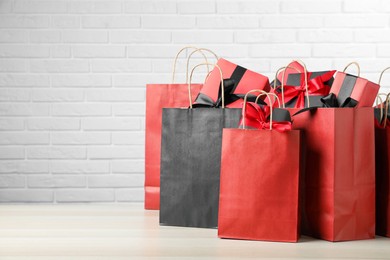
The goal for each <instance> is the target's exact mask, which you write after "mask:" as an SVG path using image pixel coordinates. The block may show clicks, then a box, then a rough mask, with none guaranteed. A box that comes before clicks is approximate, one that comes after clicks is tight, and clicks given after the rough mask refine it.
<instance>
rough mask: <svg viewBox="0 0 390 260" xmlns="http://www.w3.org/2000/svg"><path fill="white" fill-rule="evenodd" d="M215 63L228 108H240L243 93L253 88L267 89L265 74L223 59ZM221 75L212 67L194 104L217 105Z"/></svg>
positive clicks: (267, 81)
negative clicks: (222, 80) (223, 86)
mask: <svg viewBox="0 0 390 260" xmlns="http://www.w3.org/2000/svg"><path fill="white" fill-rule="evenodd" d="M217 65H218V66H219V67H220V68H221V70H222V76H223V79H224V80H226V82H225V83H224V85H225V105H226V107H230V108H240V107H241V104H242V98H243V97H244V95H245V94H246V93H247V92H248V91H250V90H253V89H262V90H265V91H269V89H270V86H269V80H268V78H267V77H266V76H264V75H261V74H259V73H256V72H254V71H251V70H248V69H246V68H244V67H241V66H239V65H236V64H234V63H232V62H230V61H227V60H225V59H222V58H221V59H219V60H218V62H217ZM220 91H221V77H220V75H219V71H218V70H216V68H214V69H213V70H212V71H211V73H210V75H209V77H208V78H207V81H206V82H205V83H204V86H203V87H202V89H201V91H200V93H199V95H198V96H197V97H196V100H195V104H197V105H206V106H219V103H220V96H221V95H220Z"/></svg>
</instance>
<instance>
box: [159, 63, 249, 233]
mask: <svg viewBox="0 0 390 260" xmlns="http://www.w3.org/2000/svg"><path fill="white" fill-rule="evenodd" d="M198 66H199V65H197V66H195V67H194V69H195V68H196V67H198ZM217 68H218V67H217ZM192 72H193V71H192ZM191 75H192V73H191ZM190 82H191V80H190ZM190 84H191V83H190ZM190 84H189V89H190ZM221 87H222V88H223V81H222V84H221ZM222 93H223V91H222ZM240 116H241V109H239V108H224V98H223V94H222V107H209V108H207V107H199V108H192V104H191V101H190V108H182V109H180V108H166V109H163V116H162V118H163V119H162V142H161V176H160V181H161V190H160V224H161V225H169V226H185V227H202V228H215V227H217V225H218V201H219V179H220V176H219V175H220V164H221V146H222V129H223V128H237V126H238V124H239V120H240Z"/></svg>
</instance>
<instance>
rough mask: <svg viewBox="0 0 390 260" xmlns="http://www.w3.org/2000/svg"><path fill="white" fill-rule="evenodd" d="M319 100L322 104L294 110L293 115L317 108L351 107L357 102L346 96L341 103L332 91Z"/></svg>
mask: <svg viewBox="0 0 390 260" xmlns="http://www.w3.org/2000/svg"><path fill="white" fill-rule="evenodd" d="M321 102H322V106H314V107H306V108H304V109H301V110H299V111H298V112H296V113H295V114H294V115H293V116H296V115H298V114H300V113H303V112H306V111H310V112H314V111H316V110H317V108H347V107H350V108H353V107H356V106H357V104H358V103H359V102H358V101H357V100H355V99H353V98H351V97H348V98H347V99H346V100H345V101H344V102H343V103H342V104H340V103H339V101H338V100H337V97H336V95H335V94H333V93H330V94H329V95H327V96H325V97H323V98H321Z"/></svg>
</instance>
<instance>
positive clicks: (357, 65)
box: [343, 61, 383, 81]
mask: <svg viewBox="0 0 390 260" xmlns="http://www.w3.org/2000/svg"><path fill="white" fill-rule="evenodd" d="M351 65H355V66H356V67H357V69H358V77H360V66H359V63H357V62H356V61H352V62H350V63H348V64H347V66H345V68H344V70H343V72H345V71H346V70H347V69H348V67H349V66H351ZM382 73H383V72H382ZM381 76H382V74H381ZM379 81H380V79H379Z"/></svg>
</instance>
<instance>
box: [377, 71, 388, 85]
mask: <svg viewBox="0 0 390 260" xmlns="http://www.w3.org/2000/svg"><path fill="white" fill-rule="evenodd" d="M389 69H390V67H387V68H386V69H384V70H382V72H381V75H380V76H379V80H378V85H380V84H381V81H382V77H383V74H384V73H385V72H386V71H387V70H389Z"/></svg>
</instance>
